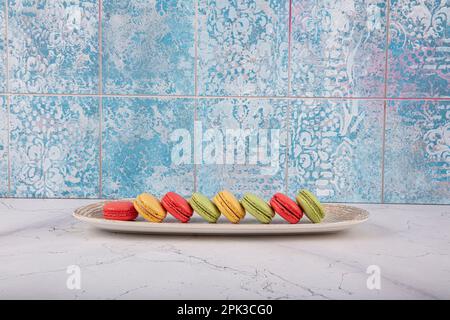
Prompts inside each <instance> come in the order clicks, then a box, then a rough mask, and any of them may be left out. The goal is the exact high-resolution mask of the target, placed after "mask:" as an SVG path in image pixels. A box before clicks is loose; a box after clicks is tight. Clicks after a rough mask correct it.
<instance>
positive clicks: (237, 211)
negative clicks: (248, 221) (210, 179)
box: [213, 190, 245, 223]
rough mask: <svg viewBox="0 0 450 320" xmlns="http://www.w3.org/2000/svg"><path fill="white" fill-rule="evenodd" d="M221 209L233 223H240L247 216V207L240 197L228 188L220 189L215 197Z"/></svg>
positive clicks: (215, 201) (215, 202) (214, 200)
mask: <svg viewBox="0 0 450 320" xmlns="http://www.w3.org/2000/svg"><path fill="white" fill-rule="evenodd" d="M213 202H214V204H215V205H216V206H217V208H218V209H219V211H220V212H221V213H222V214H223V215H224V216H225V217H226V218H227V219H228V220H230V221H231V222H232V223H239V221H240V220H241V219H243V218H244V216H245V209H244V208H243V207H242V205H241V203H240V202H239V200H238V199H236V197H235V196H234V195H233V194H232V193H231V192H230V191H228V190H223V191H220V192H219V193H218V194H216V196H215V197H214V198H213Z"/></svg>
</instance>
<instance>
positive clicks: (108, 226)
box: [72, 201, 370, 235]
mask: <svg viewBox="0 0 450 320" xmlns="http://www.w3.org/2000/svg"><path fill="white" fill-rule="evenodd" d="M105 202H107V201H102V202H96V203H92V204H89V205H86V206H82V207H79V208H77V209H76V210H75V211H74V212H73V213H72V216H73V217H74V218H75V219H77V220H79V221H82V222H86V223H87V224H89V225H91V226H93V227H94V228H98V229H102V230H108V231H112V232H120V233H135V234H136V233H137V234H139V233H141V234H172V235H175V234H180V235H182V234H184V235H185V234H209V235H213V234H217V235H219V234H222V235H224V234H230V235H233V234H234V235H238V234H241V235H244V234H247V235H274V234H276V233H277V234H281V235H282V234H293V233H296V234H307V233H317V232H321V233H330V232H337V231H343V230H346V229H349V228H352V227H354V226H356V225H359V224H362V223H364V222H366V221H367V220H369V217H370V214H369V212H368V211H367V210H366V209H362V208H358V207H355V206H351V205H342V204H324V206H325V207H327V206H333V207H335V206H337V207H347V208H352V209H357V210H359V211H361V214H360V215H361V218H359V219H353V220H345V221H337V222H328V223H298V224H289V223H286V224H284V223H282V224H258V223H255V224H249V223H239V224H232V223H219V224H214V223H206V222H205V223H195V222H194V223H177V222H176V221H174V222H161V223H151V222H148V221H116V220H106V219H103V218H99V217H87V216H85V215H82V214H80V211H81V210H83V209H86V208H88V207H93V208H95V207H96V206H99V205H101V204H103V203H105ZM124 229H126V230H124Z"/></svg>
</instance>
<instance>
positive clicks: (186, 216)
mask: <svg viewBox="0 0 450 320" xmlns="http://www.w3.org/2000/svg"><path fill="white" fill-rule="evenodd" d="M161 204H162V205H163V207H164V208H165V209H166V210H167V211H168V212H169V213H170V214H172V215H173V216H174V217H175V218H176V219H178V220H180V221H181V222H183V223H186V222H188V221H189V220H190V219H191V217H192V214H193V210H192V207H191V206H190V205H189V202H187V201H186V199H184V198H183V197H182V196H180V195H179V194H176V193H175V192H168V193H166V195H165V196H164V197H163V198H162V200H161Z"/></svg>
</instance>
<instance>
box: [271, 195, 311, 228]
mask: <svg viewBox="0 0 450 320" xmlns="http://www.w3.org/2000/svg"><path fill="white" fill-rule="evenodd" d="M270 205H271V206H272V208H273V210H274V211H275V212H276V213H278V214H279V215H280V216H281V217H282V218H283V219H285V220H286V221H287V222H289V223H292V224H294V223H297V222H299V221H300V219H301V218H302V217H303V211H302V209H301V208H300V207H299V206H298V205H297V203H296V202H295V201H294V200H292V199H291V198H289V197H288V196H286V195H284V194H282V193H275V194H274V195H273V197H272V199H270Z"/></svg>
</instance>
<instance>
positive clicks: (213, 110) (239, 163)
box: [196, 99, 288, 197]
mask: <svg viewBox="0 0 450 320" xmlns="http://www.w3.org/2000/svg"><path fill="white" fill-rule="evenodd" d="M287 105H288V102H287V101H286V100H246V99H239V100H238V99H219V100H217V99H214V100H202V101H200V102H199V108H198V121H199V123H200V124H201V126H202V130H198V131H200V132H201V137H199V135H198V134H197V135H196V137H197V139H200V140H201V146H202V148H201V151H200V152H199V153H201V161H200V160H199V161H198V164H199V166H198V184H199V188H198V189H199V190H200V191H201V192H203V193H205V194H207V195H208V196H213V195H214V194H216V193H217V192H218V191H220V190H221V189H224V188H225V189H228V190H230V191H231V192H233V193H235V194H236V195H238V196H242V195H243V194H244V193H245V192H253V193H257V194H260V195H261V196H265V197H270V196H271V195H272V194H273V193H275V192H277V191H280V190H283V188H284V176H285V159H286V158H285V153H286V139H287V132H286V123H285V119H286V112H287ZM236 129H239V130H236ZM252 138H253V139H257V140H253V141H257V142H255V143H254V142H252V140H251V139H252ZM265 141H267V142H265ZM199 149H200V148H199ZM230 154H231V155H232V156H230ZM233 155H234V156H233ZM239 157H242V158H239Z"/></svg>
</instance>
